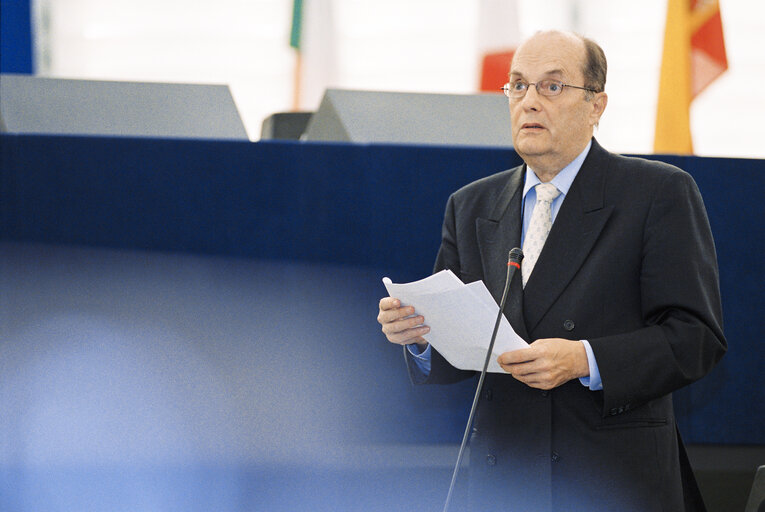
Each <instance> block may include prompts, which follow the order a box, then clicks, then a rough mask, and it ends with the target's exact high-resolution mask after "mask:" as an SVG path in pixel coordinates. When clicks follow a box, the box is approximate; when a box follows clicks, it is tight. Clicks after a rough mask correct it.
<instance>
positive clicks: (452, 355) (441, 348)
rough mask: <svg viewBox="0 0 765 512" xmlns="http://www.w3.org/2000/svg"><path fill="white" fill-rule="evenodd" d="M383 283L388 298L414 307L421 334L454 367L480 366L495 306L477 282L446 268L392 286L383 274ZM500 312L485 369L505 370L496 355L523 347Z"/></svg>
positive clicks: (494, 315) (487, 345)
mask: <svg viewBox="0 0 765 512" xmlns="http://www.w3.org/2000/svg"><path fill="white" fill-rule="evenodd" d="M383 284H385V288H386V289H387V290H388V294H390V296H391V297H396V298H397V299H399V300H400V301H401V303H402V304H403V305H407V306H414V309H415V311H416V314H418V315H422V316H423V317H424V318H425V324H426V325H428V326H429V327H430V332H429V333H428V334H426V335H425V336H424V338H425V339H426V340H427V341H428V343H430V344H431V345H433V348H435V349H436V350H438V352H439V353H440V354H441V355H442V356H444V358H445V359H446V360H447V361H449V363H451V365H452V366H454V367H455V368H460V369H462V370H477V371H481V370H482V369H483V364H484V361H485V360H486V351H487V350H488V348H489V342H490V341H491V334H492V331H493V330H494V323H495V322H496V320H497V312H498V311H499V305H498V304H497V303H496V302H495V300H494V298H493V297H492V296H491V293H489V290H487V289H486V286H485V285H484V284H483V282H482V281H476V282H473V283H470V284H468V285H465V284H463V283H462V281H460V280H459V278H458V277H457V276H455V275H454V274H453V273H452V272H451V271H450V270H442V271H441V272H438V273H437V274H433V275H432V276H429V277H426V278H425V279H421V280H419V281H414V282H412V283H404V284H397V283H393V282H391V280H390V279H389V278H387V277H384V278H383ZM528 346H529V345H528V343H526V342H525V341H524V340H523V339H522V338H521V337H520V336H518V334H516V332H515V331H514V330H513V328H512V327H511V326H510V322H508V321H507V319H506V318H505V316H504V315H503V316H502V319H501V321H500V325H499V331H498V332H497V340H496V341H495V342H494V349H493V350H492V355H491V357H490V358H489V366H488V369H487V371H489V372H493V373H506V372H505V371H504V370H503V369H502V367H500V366H499V363H497V357H499V355H500V354H503V353H505V352H509V351H511V350H517V349H519V348H524V347H528Z"/></svg>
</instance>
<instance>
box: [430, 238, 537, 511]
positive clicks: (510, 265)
mask: <svg viewBox="0 0 765 512" xmlns="http://www.w3.org/2000/svg"><path fill="white" fill-rule="evenodd" d="M522 259H523V251H521V250H520V249H519V248H518V247H515V248H513V249H511V250H510V253H509V254H508V257H507V275H506V276H505V289H504V291H503V292H502V300H501V301H500V303H499V312H498V313H497V321H496V322H494V332H492V333H491V341H490V342H489V350H487V351H486V360H485V361H484V362H483V370H481V377H480V378H479V379H478V386H477V387H476V390H475V396H474V397H473V405H472V406H471V407H470V416H469V417H468V421H467V425H466V426H465V433H464V434H463V436H462V444H461V445H460V451H459V454H458V455H457V463H456V464H455V465H454V472H453V473H452V482H451V484H449V493H448V494H447V495H446V503H444V508H443V512H448V510H449V503H450V502H451V500H452V492H453V491H454V484H455V482H456V481H457V473H458V472H459V469H460V464H461V463H462V455H463V454H464V452H465V446H466V445H467V440H468V436H469V435H470V428H471V427H472V425H473V417H474V416H475V410H476V408H477V406H478V398H479V397H480V396H481V389H482V388H483V381H484V378H485V377H486V369H487V368H488V367H489V361H490V359H491V352H492V350H494V342H495V341H496V340H497V332H498V331H499V323H500V321H501V320H502V311H503V310H504V309H505V302H506V301H507V292H508V291H509V290H510V281H512V280H513V276H514V275H515V272H516V271H517V270H518V269H520V268H521V260H522Z"/></svg>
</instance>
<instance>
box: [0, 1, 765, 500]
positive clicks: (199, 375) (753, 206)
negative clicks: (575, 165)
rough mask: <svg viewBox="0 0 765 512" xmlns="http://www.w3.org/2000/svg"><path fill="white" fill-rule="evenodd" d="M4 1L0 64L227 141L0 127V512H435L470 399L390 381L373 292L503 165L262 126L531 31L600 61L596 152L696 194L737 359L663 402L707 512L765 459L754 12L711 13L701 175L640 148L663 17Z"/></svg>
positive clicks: (761, 154)
mask: <svg viewBox="0 0 765 512" xmlns="http://www.w3.org/2000/svg"><path fill="white" fill-rule="evenodd" d="M699 4H703V5H705V6H712V7H715V6H714V4H715V2H699ZM0 6H1V7H2V12H1V13H0V14H1V16H0V21H1V22H2V26H1V28H2V34H1V35H2V37H1V38H0V39H1V41H0V42H1V43H2V45H1V46H0V65H1V66H0V67H1V68H2V72H3V73H13V74H16V73H20V74H26V75H31V76H34V77H41V78H58V79H78V80H99V81H100V80H106V81H132V82H151V83H160V82H161V83H172V84H222V85H224V86H227V87H229V88H230V91H231V95H232V97H233V101H234V103H235V106H236V110H238V115H239V116H240V117H241V121H242V124H243V125H244V128H245V129H246V136H245V137H244V138H243V140H213V139H214V137H213V138H204V137H196V138H194V137H192V138H190V139H189V140H181V139H180V138H174V137H156V136H153V137H114V136H81V135H77V134H75V135H72V134H66V133H64V134H61V133H53V134H50V133H45V134H39V133H37V134H36V133H32V134H29V133H23V132H22V133H2V134H0V164H2V166H0V511H2V512H6V511H9V512H17V511H18V512H22V511H23V512H26V511H36V510H48V511H75V510H77V511H79V510H126V511H127V510H130V511H133V510H141V511H144V510H145V511H174V510H179V511H180V510H183V511H189V510H199V511H205V510H223V511H232V512H233V511H253V510H257V511H260V510H264V511H297V510H312V511H313V510H333V511H337V510H341V511H345V510H348V511H351V510H354V511H355V510H363V511H376V510H379V511H389V510H411V511H418V510H422V511H430V510H440V509H441V506H442V503H443V499H444V498H445V493H446V490H447V488H448V483H449V479H450V476H451V470H452V467H453V464H454V460H455V457H456V451H457V446H458V443H459V441H460V439H461V435H462V430H463V429H464V423H465V421H466V419H467V411H468V410H469V405H470V400H471V399H472V394H473V389H474V384H475V383H474V382H472V381H470V382H465V383H463V384H459V385H455V386H448V387H432V386H431V387H424V388H423V387H413V386H411V385H410V383H409V380H408V377H407V375H406V371H405V368H404V363H403V357H402V354H401V352H400V350H399V349H398V347H393V346H391V345H390V344H388V343H387V342H386V341H385V340H384V337H383V336H382V334H381V333H380V330H379V326H378V324H377V323H376V322H375V317H376V314H377V302H378V300H379V298H380V297H381V296H382V295H383V294H384V293H385V291H384V287H383V286H382V283H381V278H382V277H383V276H386V275H387V276H390V277H391V278H392V279H393V280H394V281H399V282H404V281H409V280H414V279H419V278H421V277H424V276H426V275H427V274H428V273H429V272H430V269H431V265H432V261H433V259H434V257H435V254H436V251H437V249H438V244H439V240H440V238H439V233H440V223H441V219H442V215H443V207H444V205H445V202H446V199H447V197H448V195H449V193H450V192H452V191H454V190H455V189H457V188H458V187H460V186H462V185H464V184H465V183H468V182H470V181H473V180H475V179H478V178H480V177H482V176H485V175H487V174H490V173H493V172H498V171H500V170H503V169H506V168H508V167H511V166H513V165H515V164H517V163H518V158H517V155H516V154H515V153H514V152H513V151H512V149H511V148H509V147H504V148H502V147H489V148H477V147H456V146H453V145H441V146H428V145H418V144H400V145H396V144H390V143H382V144H376V143H373V144H348V143H336V142H335V143H317V142H298V141H280V140H261V127H262V124H263V122H264V120H266V119H268V118H269V117H271V116H272V115H273V114H275V113H284V112H313V111H316V110H317V108H318V107H319V105H320V102H321V100H322V97H323V96H324V93H325V90H326V89H327V88H339V89H350V90H360V91H387V92H412V93H430V94H433V93H448V94H460V95H467V94H475V93H478V92H479V90H480V89H481V82H482V75H483V62H484V61H483V59H484V57H485V55H487V54H490V53H497V52H504V51H507V50H512V49H513V48H514V47H515V46H516V45H517V44H518V43H519V42H520V41H521V40H522V39H524V38H525V37H528V36H529V35H531V34H533V33H534V32H535V31H537V30H542V29H549V28H556V29H566V30H574V31H577V32H580V33H582V34H584V35H586V36H589V37H591V38H593V39H595V40H596V41H598V42H599V43H600V44H601V45H602V46H603V48H604V50H605V52H606V55H607V57H608V60H609V73H608V82H607V84H606V91H607V92H608V94H609V105H608V108H607V110H606V113H605V116H604V117H603V118H602V120H601V123H600V127H599V129H598V132H597V134H596V136H597V138H598V140H599V141H600V142H601V143H602V144H603V145H604V146H605V147H606V148H608V149H610V150H612V151H615V152H622V153H632V154H641V155H646V156H648V157H649V158H662V159H664V160H666V161H668V162H670V163H672V164H674V165H678V166H680V167H682V168H684V169H686V170H688V171H689V172H691V174H692V175H693V177H694V178H695V179H696V181H697V183H698V184H699V187H700V189H701V192H702V194H703V196H704V199H705V204H706V205H707V208H708V211H709V214H710V223H711V225H712V229H713V233H714V235H715V239H716V243H717V252H718V259H719V261H720V270H721V285H722V291H723V300H724V309H725V321H726V334H727V336H728V338H729V343H730V346H731V351H730V352H729V354H728V355H727V356H726V358H724V359H723V361H722V363H721V364H720V365H719V366H718V367H717V368H715V370H714V371H713V372H712V374H711V375H710V376H709V377H707V378H705V379H704V380H702V381H700V382H698V383H696V384H695V385H693V386H691V387H689V388H687V389H684V390H681V391H680V392H679V393H676V394H675V401H676V409H677V416H678V422H679V425H680V430H681V432H682V434H683V436H684V438H685V439H686V441H688V443H689V448H690V456H691V460H692V463H693V465H694V469H695V471H696V474H697V477H698V478H699V481H700V483H701V485H702V492H703V493H704V496H705V499H706V500H707V505H708V506H709V509H710V512H723V511H737V512H738V511H740V510H742V509H743V506H744V503H745V502H746V499H747V496H748V494H749V492H750V489H751V486H752V481H753V476H754V471H755V469H756V467H757V466H758V465H762V464H765V428H763V425H765V407H764V406H763V405H762V404H763V403H765V387H763V386H762V382H763V381H765V373H764V372H765V370H764V368H765V366H763V364H762V362H763V360H765V346H763V345H762V343H760V338H761V334H762V332H765V325H764V324H763V322H764V321H765V320H764V319H763V316H762V311H763V310H765V303H764V302H763V300H764V297H763V294H762V282H763V279H762V276H763V275H765V260H763V258H762V254H763V253H765V240H763V233H765V230H763V229H762V219H763V217H765V212H764V211H763V203H762V201H761V200H760V198H761V197H762V192H765V172H763V171H764V168H763V167H764V165H765V164H764V163H763V162H765V161H763V160H762V159H763V158H765V144H763V137H762V135H761V127H760V125H761V124H762V119H763V118H765V95H763V94H762V91H761V90H760V89H761V87H760V85H761V84H762V83H765V53H764V52H763V50H762V49H763V48H765V4H764V3H762V2H758V1H755V0H725V1H723V2H722V3H721V4H720V6H719V11H720V19H721V20H722V29H723V33H724V44H725V50H726V55H727V70H725V71H724V72H723V73H722V74H720V75H719V76H717V77H716V79H715V80H714V81H712V82H711V83H710V84H709V85H708V87H706V88H705V89H704V90H703V91H702V92H701V93H700V94H699V95H698V96H697V97H696V98H695V100H694V101H693V103H692V104H691V107H690V124H691V131H692V134H693V153H694V154H695V156H677V155H674V154H663V155H661V156H656V155H652V153H675V152H674V151H654V129H655V123H656V112H657V106H658V103H659V81H660V69H661V61H662V50H663V46H664V44H663V42H664V34H665V28H666V26H665V25H666V23H665V20H666V13H667V7H668V3H667V0H644V1H642V2H614V1H608V0H542V1H540V0H504V1H501V0H438V1H435V0H388V1H385V2H380V1H377V2H373V1H371V0H304V1H303V2H299V1H298V2H295V1H292V0H219V1H217V2H209V1H205V2H203V1H200V0H184V1H180V0H151V1H149V0H131V1H127V0H29V1H21V0H19V1H16V0H1V1H0ZM296 6H298V7H299V8H298V9H297V11H296ZM296 12H297V13H299V14H301V16H299V17H297V18H296V16H295V14H296ZM296 19H300V22H301V29H300V30H299V31H296V28H295V21H296ZM296 34H299V37H297V36H296ZM6 76H7V75H6ZM4 83H7V82H4ZM671 83H672V82H670V84H671ZM678 89H680V87H678ZM22 92H27V91H22ZM0 94H2V95H3V96H4V97H6V96H7V95H8V89H6V90H5V91H4V90H3V88H0ZM495 94H499V92H498V91H496V92H495ZM364 97H367V96H364ZM501 99H502V101H503V103H502V104H501V105H500V106H501V108H502V109H503V112H504V109H505V108H506V106H507V103H506V101H505V100H504V97H501ZM35 101H39V102H40V104H42V103H43V102H42V99H41V98H39V97H37V98H34V95H33V94H31V93H30V94H29V97H24V96H22V97H21V103H22V105H24V106H25V107H27V108H28V109H29V110H33V108H32V106H31V104H32V103H34V102H35ZM92 103H93V104H92V105H91V112H90V113H91V114H93V113H95V114H96V115H98V114H99V113H100V112H101V111H100V110H99V109H100V108H101V106H102V105H101V104H100V103H99V100H95V99H94V101H93V102H92ZM385 105H386V104H385V103H384V102H382V101H381V102H380V103H379V104H375V105H372V104H370V109H369V110H370V111H372V110H373V109H372V108H371V107H375V108H377V109H378V112H379V111H381V110H382V109H383V108H385ZM123 107H124V105H123ZM43 110H44V109H43ZM187 110H193V109H187ZM5 113H6V112H3V115H4V116H5ZM75 114H77V112H72V116H74V115H75ZM205 115H206V114H205ZM393 115H396V112H394V113H393ZM157 117H160V115H159V114H158V115H157ZM477 117H480V118H481V119H483V117H482V116H477ZM508 118H509V116H508ZM5 119H6V120H7V119H8V118H7V117H6V118H5ZM2 120H3V118H0V121H2ZM373 121H374V120H373ZM204 122H205V120H204V119H203V120H202V121H201V123H202V124H204ZM237 122H238V120H237ZM479 124H480V120H479ZM486 124H488V123H486ZM0 131H4V127H3V126H2V123H0ZM8 131H12V130H8ZM234 139H236V137H235V138H234ZM679 153H682V152H681V151H680V152H679ZM757 190H760V193H759V196H757V194H758V193H757V192H756V191H757ZM746 192H754V200H752V201H745V202H743V204H742V202H741V201H740V199H741V197H742V196H745V195H746V194H745V193H746ZM734 204H735V205H737V208H731V205H734ZM465 470H467V468H465V469H464V470H463V471H465ZM456 497H457V500H458V501H459V500H464V498H465V493H464V489H460V488H458V492H457V496H456ZM463 504H464V502H463Z"/></svg>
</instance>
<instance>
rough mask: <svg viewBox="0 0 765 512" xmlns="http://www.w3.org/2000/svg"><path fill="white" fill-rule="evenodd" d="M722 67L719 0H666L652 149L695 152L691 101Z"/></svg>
mask: <svg viewBox="0 0 765 512" xmlns="http://www.w3.org/2000/svg"><path fill="white" fill-rule="evenodd" d="M726 69H728V59H727V57H726V56H725V42H724V41H723V32H722V20H721V18H720V5H719V2H718V0H668V2H667V24H666V27H665V29H664V51H663V53H662V58H661V78H660V79H659V105H658V108H657V111H656V132H655V134H654V144H653V149H654V152H655V153H681V154H691V153H693V142H692V140H691V123H690V107H691V101H693V99H694V98H695V97H696V96H697V95H698V94H699V93H700V92H701V91H702V90H704V88H705V87H706V86H707V85H709V84H710V83H711V82H712V81H713V80H714V79H715V78H717V77H718V76H720V74H721V73H722V72H723V71H725V70H726Z"/></svg>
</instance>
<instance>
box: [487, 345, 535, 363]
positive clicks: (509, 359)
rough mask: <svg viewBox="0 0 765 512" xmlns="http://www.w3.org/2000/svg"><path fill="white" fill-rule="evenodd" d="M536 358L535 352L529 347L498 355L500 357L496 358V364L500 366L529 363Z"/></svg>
mask: <svg viewBox="0 0 765 512" xmlns="http://www.w3.org/2000/svg"><path fill="white" fill-rule="evenodd" d="M536 358H537V353H536V350H534V349H533V348H531V347H529V348H521V349H518V350H513V351H510V352H505V353H504V354H500V356H499V357H498V358H497V362H498V363H499V364H501V365H503V364H507V365H511V364H521V363H528V362H531V361H533V360H534V359H536Z"/></svg>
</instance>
